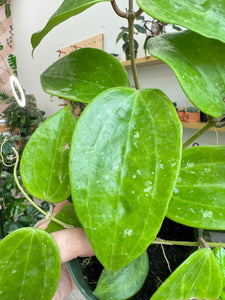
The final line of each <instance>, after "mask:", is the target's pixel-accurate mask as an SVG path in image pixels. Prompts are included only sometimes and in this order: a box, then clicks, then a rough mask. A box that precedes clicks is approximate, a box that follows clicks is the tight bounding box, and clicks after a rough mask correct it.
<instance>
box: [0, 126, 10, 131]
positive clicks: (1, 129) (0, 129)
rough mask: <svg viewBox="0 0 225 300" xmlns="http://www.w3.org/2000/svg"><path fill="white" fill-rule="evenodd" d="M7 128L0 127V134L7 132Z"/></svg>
mask: <svg viewBox="0 0 225 300" xmlns="http://www.w3.org/2000/svg"><path fill="white" fill-rule="evenodd" d="M8 131H9V128H7V127H6V126H5V125H1V126H0V132H8Z"/></svg>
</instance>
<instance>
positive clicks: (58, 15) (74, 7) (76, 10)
mask: <svg viewBox="0 0 225 300" xmlns="http://www.w3.org/2000/svg"><path fill="white" fill-rule="evenodd" d="M104 1H110V0H64V1H63V2H62V4H61V5H60V7H59V8H58V10H57V11H56V12H55V13H54V14H53V15H52V16H51V18H50V19H49V21H48V23H47V24H46V26H45V27H44V28H43V30H41V31H39V32H37V33H34V34H33V35H32V38H31V43H32V46H33V51H34V49H35V48H36V47H37V46H38V45H39V43H40V42H41V40H42V39H43V38H44V37H45V36H46V34H47V33H48V32H49V31H50V30H52V29H53V28H54V27H55V26H57V25H59V24H60V23H62V22H64V21H65V20H67V19H69V18H71V17H73V16H75V15H78V14H80V13H81V12H83V11H84V10H86V9H87V8H89V7H91V6H92V5H94V4H96V3H99V2H104Z"/></svg>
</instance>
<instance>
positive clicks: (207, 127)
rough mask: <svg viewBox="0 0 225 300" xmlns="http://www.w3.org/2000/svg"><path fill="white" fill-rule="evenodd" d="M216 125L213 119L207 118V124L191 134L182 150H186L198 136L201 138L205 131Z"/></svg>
mask: <svg viewBox="0 0 225 300" xmlns="http://www.w3.org/2000/svg"><path fill="white" fill-rule="evenodd" d="M215 125H216V120H215V119H214V118H212V117H211V118H209V120H208V122H207V123H206V124H205V125H204V126H203V127H202V128H201V129H199V130H198V131H197V132H196V133H195V134H193V135H192V136H191V137H190V138H189V139H188V140H187V141H186V142H185V143H184V144H183V149H185V148H187V146H189V145H190V144H191V143H192V142H194V141H195V140H196V139H197V138H198V137H199V136H201V135H202V134H203V133H204V132H205V131H206V130H208V129H209V128H211V127H213V126H215Z"/></svg>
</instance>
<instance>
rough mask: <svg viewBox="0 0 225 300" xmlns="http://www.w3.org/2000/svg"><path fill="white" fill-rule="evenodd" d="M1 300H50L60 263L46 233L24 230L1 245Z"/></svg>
mask: <svg viewBox="0 0 225 300" xmlns="http://www.w3.org/2000/svg"><path fill="white" fill-rule="evenodd" d="M0 253H1V255H0V299H1V300H12V299H23V300H31V299H32V300H51V299H52V297H53V295H54V293H55V291H56V288H57V285H58V281H59V277H60V269H61V260H60V254H59V250H58V247H57V245H56V243H55V241H54V239H53V238H52V237H51V236H50V235H49V234H48V233H46V232H45V231H43V230H41V229H33V228H31V227H30V228H21V229H18V230H16V231H14V232H12V233H11V234H10V235H8V236H7V237H6V238H4V239H3V240H2V241H1V242H0Z"/></svg>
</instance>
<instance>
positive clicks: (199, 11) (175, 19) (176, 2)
mask: <svg viewBox="0 0 225 300" xmlns="http://www.w3.org/2000/svg"><path fill="white" fill-rule="evenodd" d="M137 3H138V5H139V6H140V7H141V8H142V9H143V10H144V11H145V12H146V13H147V14H149V15H150V16H152V17H154V18H156V19H158V20H160V21H163V22H165V23H169V24H175V25H181V26H184V27H186V28H188V29H191V30H192V31H195V32H198V33H199V34H201V35H204V36H206V37H209V38H213V39H218V40H220V41H222V42H225V35H224V27H225V2H224V0H217V1H210V0H200V1H195V0H188V1H183V0H170V1H165V0H137Z"/></svg>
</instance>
